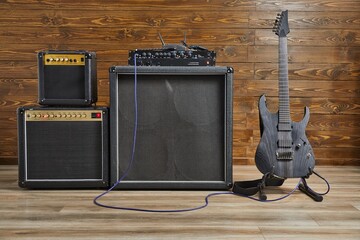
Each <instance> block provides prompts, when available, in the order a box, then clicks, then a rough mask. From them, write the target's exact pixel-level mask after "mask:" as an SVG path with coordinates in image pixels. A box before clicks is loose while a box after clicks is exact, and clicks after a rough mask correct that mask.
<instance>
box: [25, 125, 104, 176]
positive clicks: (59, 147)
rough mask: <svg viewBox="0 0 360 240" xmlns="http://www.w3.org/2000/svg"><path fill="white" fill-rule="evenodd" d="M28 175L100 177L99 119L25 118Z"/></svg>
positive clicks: (100, 143)
mask: <svg viewBox="0 0 360 240" xmlns="http://www.w3.org/2000/svg"><path fill="white" fill-rule="evenodd" d="M26 124H27V125H26V126H27V130H26V132H27V134H26V138H27V178H28V179H101V178H102V147H101V146H102V134H101V122H92V121H90V122H27V123H26Z"/></svg>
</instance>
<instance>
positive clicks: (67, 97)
mask: <svg viewBox="0 0 360 240" xmlns="http://www.w3.org/2000/svg"><path fill="white" fill-rule="evenodd" d="M38 77H39V104H41V105H51V106H56V105H58V106H60V105H61V106H63V105H72V106H89V105H91V104H92V103H95V102H96V101H97V75H96V53H94V52H87V51H60V50H59V51H57V50H48V51H42V52H39V53H38Z"/></svg>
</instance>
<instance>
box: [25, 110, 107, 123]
mask: <svg viewBox="0 0 360 240" xmlns="http://www.w3.org/2000/svg"><path fill="white" fill-rule="evenodd" d="M102 119H103V112H102V111H101V110H86V109H84V110H48V109H46V110H38V109H37V110H26V111H25V121H102Z"/></svg>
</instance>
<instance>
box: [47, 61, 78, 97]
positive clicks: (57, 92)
mask: <svg viewBox="0 0 360 240" xmlns="http://www.w3.org/2000/svg"><path fill="white" fill-rule="evenodd" d="M84 74H85V68H84V66H45V67H44V79H45V81H44V93H45V98H46V99H84V98H85V79H84V78H85V75H84Z"/></svg>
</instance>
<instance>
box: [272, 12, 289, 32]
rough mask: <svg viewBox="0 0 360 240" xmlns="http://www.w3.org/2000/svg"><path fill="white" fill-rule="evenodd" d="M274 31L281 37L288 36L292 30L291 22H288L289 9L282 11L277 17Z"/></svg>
mask: <svg viewBox="0 0 360 240" xmlns="http://www.w3.org/2000/svg"><path fill="white" fill-rule="evenodd" d="M273 32H275V34H276V35H278V36H279V37H286V35H287V34H288V33H289V32H290V29H289V23H288V10H286V11H282V12H281V13H279V14H278V15H277V17H276V20H275V23H274V27H273Z"/></svg>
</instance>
